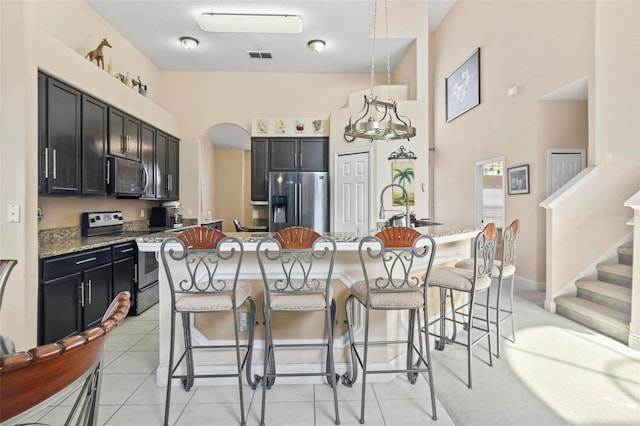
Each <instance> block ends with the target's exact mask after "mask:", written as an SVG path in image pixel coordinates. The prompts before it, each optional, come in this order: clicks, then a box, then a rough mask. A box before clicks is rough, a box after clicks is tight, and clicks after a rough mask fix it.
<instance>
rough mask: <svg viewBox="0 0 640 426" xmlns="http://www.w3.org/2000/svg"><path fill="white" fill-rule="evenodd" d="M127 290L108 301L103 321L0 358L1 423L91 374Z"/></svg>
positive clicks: (125, 306)
mask: <svg viewBox="0 0 640 426" xmlns="http://www.w3.org/2000/svg"><path fill="white" fill-rule="evenodd" d="M129 305H130V301H129V293H128V292H122V293H120V294H118V296H117V297H116V298H115V299H114V300H113V302H111V305H110V306H109V308H107V311H106V312H105V315H104V316H103V318H102V322H101V323H100V324H99V325H97V326H95V327H92V328H89V329H87V330H85V331H83V332H82V333H80V334H76V335H73V336H69V337H66V338H64V339H62V340H59V341H57V342H56V343H50V344H45V345H41V346H38V347H35V348H33V349H30V350H28V351H23V352H17V353H14V354H9V355H5V356H3V357H0V390H1V391H0V423H2V422H5V421H7V420H9V419H12V418H14V417H15V416H18V415H20V414H21V413H24V412H26V411H28V410H30V409H31V408H34V407H37V406H38V405H40V404H41V403H43V402H44V401H46V400H48V399H49V398H51V397H53V396H55V395H56V394H57V393H59V392H61V391H63V390H65V388H67V387H68V386H69V385H71V384H73V383H74V382H76V381H77V380H78V379H81V378H82V377H85V376H87V375H89V374H91V373H92V370H93V369H94V368H95V367H96V366H97V365H98V363H99V362H100V359H101V356H102V351H103V349H104V345H105V343H106V338H107V336H108V334H109V333H110V332H111V330H113V329H114V328H115V327H116V326H117V325H118V324H120V323H121V322H122V321H123V320H124V318H125V317H126V316H127V313H128V312H129Z"/></svg>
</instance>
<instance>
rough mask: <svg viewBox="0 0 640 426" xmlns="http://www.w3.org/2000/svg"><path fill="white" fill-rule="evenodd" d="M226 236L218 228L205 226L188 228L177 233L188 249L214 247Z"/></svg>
mask: <svg viewBox="0 0 640 426" xmlns="http://www.w3.org/2000/svg"><path fill="white" fill-rule="evenodd" d="M224 237H226V235H224V234H223V233H222V232H221V231H220V230H218V229H214V228H209V227H207V226H196V227H194V228H188V229H185V230H184V231H182V232H181V233H179V234H178V238H179V239H180V240H182V242H183V243H184V244H185V245H186V246H187V248H188V249H196V250H197V249H214V248H216V247H218V243H219V242H220V240H221V239H223V238H224Z"/></svg>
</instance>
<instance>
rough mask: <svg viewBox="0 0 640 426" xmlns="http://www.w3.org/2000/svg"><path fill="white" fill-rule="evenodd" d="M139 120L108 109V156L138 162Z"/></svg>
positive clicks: (113, 109)
mask: <svg viewBox="0 0 640 426" xmlns="http://www.w3.org/2000/svg"><path fill="white" fill-rule="evenodd" d="M140 127H141V124H140V120H138V119H137V118H135V117H131V116H130V115H128V114H126V113H124V112H122V111H120V110H117V109H115V108H109V151H108V152H109V155H114V156H116V157H124V158H128V159H130V160H135V161H140Z"/></svg>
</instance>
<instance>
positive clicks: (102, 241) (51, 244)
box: [38, 222, 482, 259]
mask: <svg viewBox="0 0 640 426" xmlns="http://www.w3.org/2000/svg"><path fill="white" fill-rule="evenodd" d="M192 226H197V225H191V226H185V227H182V228H176V229H175V231H173V232H153V233H150V232H149V231H144V230H140V231H135V232H126V233H124V234H123V235H101V236H95V237H81V236H79V235H76V234H71V235H66V236H65V237H64V238H58V239H54V240H44V239H41V240H40V242H39V244H38V255H39V258H40V259H43V258H47V257H52V256H58V255H61V254H69V253H75V252H79V251H83V250H90V249H96V248H101V247H107V246H110V245H113V244H120V243H126V242H131V241H135V242H136V243H161V242H162V241H164V240H165V239H167V238H171V237H175V236H176V235H177V232H179V231H181V230H184V229H187V228H190V227H192ZM415 229H416V230H417V231H418V232H421V233H423V234H429V235H431V236H432V237H434V238H437V237H440V238H446V237H448V236H455V235H459V234H461V233H466V232H473V231H480V230H481V229H482V228H481V227H477V226H473V225H468V224H465V225H458V224H446V222H444V224H442V225H433V226H421V227H417V228H415ZM376 232H377V231H371V232H370V233H369V235H374V234H375V233H376ZM226 235H228V236H230V237H236V238H238V239H239V240H240V241H242V242H245V243H257V242H258V241H260V240H261V239H262V238H265V237H269V236H272V235H273V233H270V232H227V233H226ZM326 235H329V236H331V237H333V238H335V239H336V242H338V243H357V242H359V241H360V240H361V239H362V237H363V236H364V235H363V234H361V233H348V232H332V233H326Z"/></svg>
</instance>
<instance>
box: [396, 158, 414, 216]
mask: <svg viewBox="0 0 640 426" xmlns="http://www.w3.org/2000/svg"><path fill="white" fill-rule="evenodd" d="M391 180H392V182H393V183H395V184H398V185H400V186H401V187H403V188H404V189H405V191H407V195H408V196H409V200H405V197H404V192H402V190H401V189H400V188H398V187H396V186H394V187H393V188H392V189H391V198H392V199H393V205H394V206H404V205H406V203H407V201H409V205H410V206H413V205H415V189H414V183H413V181H414V165H413V161H394V162H392V163H391Z"/></svg>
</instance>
